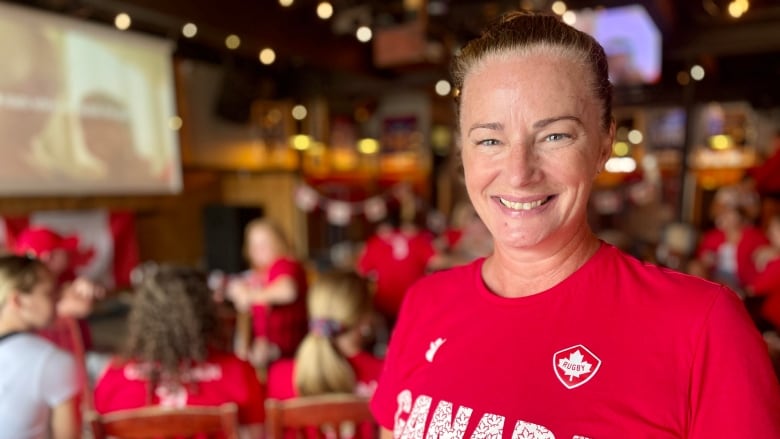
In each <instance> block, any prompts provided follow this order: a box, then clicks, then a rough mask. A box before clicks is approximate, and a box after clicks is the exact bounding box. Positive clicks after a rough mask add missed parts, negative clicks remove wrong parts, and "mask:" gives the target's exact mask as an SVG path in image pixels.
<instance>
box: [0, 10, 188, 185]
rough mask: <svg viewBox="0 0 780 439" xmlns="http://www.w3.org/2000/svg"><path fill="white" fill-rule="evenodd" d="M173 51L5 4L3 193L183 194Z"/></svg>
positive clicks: (0, 111) (0, 124) (158, 42)
mask: <svg viewBox="0 0 780 439" xmlns="http://www.w3.org/2000/svg"><path fill="white" fill-rule="evenodd" d="M172 50H173V45H172V44H171V43H170V42H169V41H165V40H162V39H158V38H154V37H151V36H142V35H138V34H134V33H132V32H122V31H119V30H116V29H114V28H111V27H109V26H100V25H97V24H93V23H88V22H85V21H82V20H76V19H72V18H68V17H65V16H60V15H56V14H51V13H46V12H42V11H38V10H35V9H28V8H25V7H21V6H16V5H10V4H4V3H0V60H2V64H3V68H2V69H0V195H65V194H127V193H150V192H151V193H171V192H178V191H179V190H180V188H181V165H180V160H179V142H178V135H177V133H176V132H175V131H174V130H172V129H171V127H170V124H171V121H172V118H173V117H174V116H175V115H176V106H175V98H174V87H173V83H174V80H173V67H172V58H171V54H172Z"/></svg>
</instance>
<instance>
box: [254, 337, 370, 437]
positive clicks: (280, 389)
mask: <svg viewBox="0 0 780 439" xmlns="http://www.w3.org/2000/svg"><path fill="white" fill-rule="evenodd" d="M347 361H349V364H350V366H352V370H353V371H354V372H355V378H356V380H357V388H356V389H355V394H357V395H360V396H365V397H366V398H370V397H371V395H373V393H374V390H375V389H376V386H377V380H379V375H380V374H381V373H382V360H380V359H378V358H376V357H374V356H373V355H371V354H369V353H367V352H360V353H358V354H357V355H355V356H352V357H349V358H347ZM294 376H295V362H294V361H293V360H289V359H288V360H281V361H277V362H275V363H274V364H272V365H271V368H270V369H269V371H268V382H267V387H266V389H267V391H268V397H269V398H273V399H291V398H295V397H298V396H299V395H298V391H297V390H296V389H295V384H294V382H293V380H294ZM376 436H377V435H376V428H375V427H374V426H373V425H371V424H369V423H367V424H361V425H360V426H359V428H358V430H357V434H355V436H353V438H354V439H371V438H375V437H376ZM296 437H297V436H296V432H295V431H289V432H287V433H286V435H285V439H295V438H296ZM304 437H305V438H306V439H319V438H327V437H329V436H328V435H322V434H318V432H317V431H316V429H313V428H310V429H306V434H305V436H304Z"/></svg>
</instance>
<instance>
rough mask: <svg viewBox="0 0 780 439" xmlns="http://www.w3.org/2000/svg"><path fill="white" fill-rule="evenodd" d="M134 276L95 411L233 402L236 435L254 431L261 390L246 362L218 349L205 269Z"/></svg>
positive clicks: (165, 269)
mask: <svg viewBox="0 0 780 439" xmlns="http://www.w3.org/2000/svg"><path fill="white" fill-rule="evenodd" d="M138 277H139V279H138V286H137V287H136V292H135V302H134V303H133V308H132V310H131V312H130V315H129V316H128V334H127V341H126V346H125V349H124V352H123V354H122V355H121V356H120V357H118V358H116V359H114V360H113V361H112V362H111V364H109V366H108V368H107V369H106V371H105V372H104V374H103V375H102V377H101V378H100V380H99V381H98V383H97V386H96V388H95V408H96V409H97V411H98V412H99V413H108V412H113V411H116V410H123V409H130V408H135V407H142V406H150V405H159V406H164V407H184V406H215V405H220V404H223V403H228V402H233V403H236V404H237V405H238V408H239V421H240V422H241V424H242V426H243V428H242V435H244V436H243V437H251V438H256V437H259V436H260V434H261V433H262V423H263V421H264V419H265V411H264V407H263V400H264V397H263V391H262V388H261V386H260V383H259V381H258V379H257V376H256V374H255V371H254V369H253V368H252V366H251V365H250V364H249V363H248V362H246V361H244V360H241V359H239V358H238V357H236V356H235V355H233V354H232V353H226V352H223V351H222V350H221V349H220V348H218V346H219V331H218V324H217V317H216V314H215V309H216V304H215V303H214V302H213V299H212V291H211V290H210V289H209V287H208V284H207V281H206V277H205V275H204V274H203V273H201V272H200V271H197V270H194V269H190V268H184V267H177V266H154V265H152V266H147V267H146V268H145V269H143V270H142V273H141V274H140V275H139V276H138Z"/></svg>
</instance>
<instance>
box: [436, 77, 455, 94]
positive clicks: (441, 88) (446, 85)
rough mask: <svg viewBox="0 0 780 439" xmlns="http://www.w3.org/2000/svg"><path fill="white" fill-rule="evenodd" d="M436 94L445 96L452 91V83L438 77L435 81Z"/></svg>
mask: <svg viewBox="0 0 780 439" xmlns="http://www.w3.org/2000/svg"><path fill="white" fill-rule="evenodd" d="M435 89H436V94H437V95H439V96H447V95H448V94H450V92H451V91H452V85H451V84H450V82H449V81H447V80H446V79H440V80H439V81H438V82H436V87H435Z"/></svg>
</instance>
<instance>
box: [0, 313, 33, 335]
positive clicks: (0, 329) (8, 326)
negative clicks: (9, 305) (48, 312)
mask: <svg viewBox="0 0 780 439" xmlns="http://www.w3.org/2000/svg"><path fill="white" fill-rule="evenodd" d="M29 330H30V328H29V327H28V325H26V324H25V323H24V322H23V321H22V320H21V319H19V318H18V317H17V316H14V315H10V313H8V312H7V310H0V335H4V334H8V333H10V332H19V331H29Z"/></svg>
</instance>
